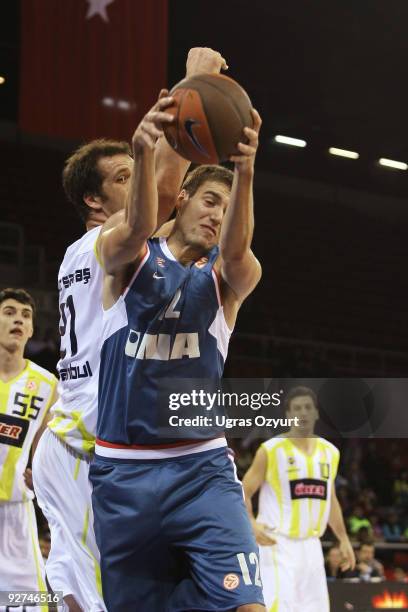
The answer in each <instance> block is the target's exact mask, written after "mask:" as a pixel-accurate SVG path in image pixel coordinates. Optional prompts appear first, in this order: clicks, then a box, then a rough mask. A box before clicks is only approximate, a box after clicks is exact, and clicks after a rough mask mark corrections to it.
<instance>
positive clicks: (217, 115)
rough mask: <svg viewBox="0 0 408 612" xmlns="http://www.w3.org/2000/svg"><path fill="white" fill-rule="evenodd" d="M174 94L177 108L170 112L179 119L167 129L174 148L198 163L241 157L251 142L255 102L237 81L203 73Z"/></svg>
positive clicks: (185, 82) (186, 81)
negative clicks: (240, 145) (249, 130)
mask: <svg viewBox="0 0 408 612" xmlns="http://www.w3.org/2000/svg"><path fill="white" fill-rule="evenodd" d="M170 95H171V96H173V98H174V99H175V105H174V106H172V107H171V108H167V109H166V113H171V114H173V115H174V116H175V117H176V118H175V121H174V123H173V124H171V125H168V126H166V127H165V129H164V133H165V135H166V138H167V141H168V143H169V144H170V146H171V147H172V148H173V149H174V150H175V151H176V152H177V153H179V154H180V155H181V156H182V157H184V158H185V159H188V160H190V161H192V162H194V163H196V164H218V163H220V162H222V161H227V160H228V159H229V158H230V156H231V155H237V154H239V151H238V149H237V144H238V143H239V142H247V138H246V137H245V135H244V132H243V129H244V127H246V126H247V127H252V126H253V119H252V115H251V108H252V104H251V100H250V99H249V97H248V94H247V93H246V92H245V91H244V89H242V87H241V86H240V85H239V84H238V83H237V82H236V81H234V80H233V79H230V78H229V77H226V76H224V75H221V74H199V75H196V76H194V77H191V78H188V79H184V80H183V81H180V83H178V84H177V85H175V86H174V87H173V89H172V90H171V92H170Z"/></svg>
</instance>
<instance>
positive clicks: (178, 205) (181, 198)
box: [176, 189, 188, 212]
mask: <svg viewBox="0 0 408 612" xmlns="http://www.w3.org/2000/svg"><path fill="white" fill-rule="evenodd" d="M185 200H188V193H187V191H186V190H185V189H182V190H181V191H180V193H179V194H178V196H177V202H176V210H177V212H178V211H179V210H180V208H181V207H182V206H183V203H184V202H185Z"/></svg>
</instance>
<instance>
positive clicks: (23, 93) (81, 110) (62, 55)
mask: <svg viewBox="0 0 408 612" xmlns="http://www.w3.org/2000/svg"><path fill="white" fill-rule="evenodd" d="M21 5H22V55H21V73H20V74H21V76H20V79H21V82H20V128H21V129H22V130H24V131H26V132H30V133H36V134H45V135H49V136H54V137H60V138H65V139H69V140H89V139H92V138H97V137H98V138H99V137H104V136H105V137H110V138H124V139H128V140H129V139H130V137H131V135H132V134H133V131H134V130H135V128H136V126H137V123H138V122H139V120H140V119H141V117H142V116H143V115H144V113H145V112H146V111H147V110H148V109H149V108H150V106H152V105H153V104H154V102H155V100H156V98H157V96H158V94H159V91H160V89H161V88H162V87H164V86H166V68H167V0H24V2H22V3H21Z"/></svg>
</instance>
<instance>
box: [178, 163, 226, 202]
mask: <svg viewBox="0 0 408 612" xmlns="http://www.w3.org/2000/svg"><path fill="white" fill-rule="evenodd" d="M233 178H234V173H233V172H231V170H228V168H224V166H210V165H203V166H198V167H197V168H195V170H193V171H192V172H189V173H188V174H187V177H186V178H185V180H184V183H183V187H182V188H183V189H185V190H186V191H187V193H188V195H189V197H192V196H193V195H194V194H195V192H196V191H197V189H198V188H199V187H201V185H202V184H203V183H205V182H206V181H216V182H218V183H224V185H227V187H229V188H230V189H231V187H232V180H233Z"/></svg>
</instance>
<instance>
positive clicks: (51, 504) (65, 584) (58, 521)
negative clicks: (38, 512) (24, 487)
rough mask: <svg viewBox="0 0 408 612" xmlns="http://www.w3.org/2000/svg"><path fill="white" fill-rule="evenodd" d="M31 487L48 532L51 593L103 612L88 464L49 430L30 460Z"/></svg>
mask: <svg viewBox="0 0 408 612" xmlns="http://www.w3.org/2000/svg"><path fill="white" fill-rule="evenodd" d="M33 482H34V489H35V493H36V495H37V501H38V504H39V505H40V507H41V509H42V511H43V513H44V515H45V517H46V519H47V521H48V524H49V527H50V532H51V550H50V554H49V557H48V560H47V563H46V572H47V578H48V581H49V583H50V585H51V588H52V589H53V590H54V591H62V593H63V595H64V597H65V596H66V595H73V596H74V597H75V599H76V600H77V602H78V604H79V605H80V606H81V607H82V608H83V609H84V610H85V611H86V612H100V611H101V610H103V611H104V612H105V611H106V607H105V605H104V603H103V599H102V586H101V574H100V567H99V551H98V548H97V545H96V541H95V534H94V529H93V512H92V503H91V493H92V489H91V484H90V482H89V463H88V462H87V460H86V459H83V458H81V457H79V456H78V455H76V454H75V453H73V452H71V451H70V449H69V448H68V447H67V446H66V445H65V444H64V443H63V442H61V441H60V440H59V439H58V438H57V436H56V435H55V434H53V433H52V432H51V431H50V430H49V429H47V430H46V431H45V432H44V433H43V435H42V436H41V439H40V442H39V444H38V447H37V450H36V452H35V455H34V461H33Z"/></svg>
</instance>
